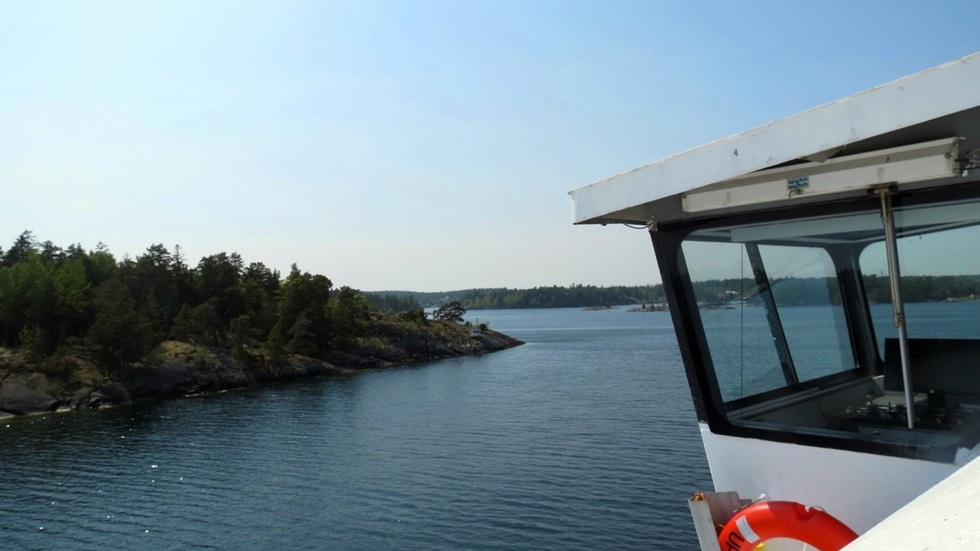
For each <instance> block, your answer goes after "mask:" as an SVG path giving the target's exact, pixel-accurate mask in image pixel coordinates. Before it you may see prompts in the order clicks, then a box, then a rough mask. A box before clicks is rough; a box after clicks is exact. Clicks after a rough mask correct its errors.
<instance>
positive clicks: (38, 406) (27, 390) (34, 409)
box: [0, 377, 60, 415]
mask: <svg viewBox="0 0 980 551" xmlns="http://www.w3.org/2000/svg"><path fill="white" fill-rule="evenodd" d="M59 403H60V401H59V400H58V399H57V398H54V397H53V396H50V395H48V394H46V393H44V392H42V391H40V390H37V389H34V388H31V387H30V386H28V385H26V384H24V383H23V382H20V381H17V380H13V377H8V378H7V379H6V380H4V381H3V383H2V384H0V411H5V412H7V413H12V414H14V415H23V414H25V413H39V412H44V411H54V410H55V409H57V407H58V405H59Z"/></svg>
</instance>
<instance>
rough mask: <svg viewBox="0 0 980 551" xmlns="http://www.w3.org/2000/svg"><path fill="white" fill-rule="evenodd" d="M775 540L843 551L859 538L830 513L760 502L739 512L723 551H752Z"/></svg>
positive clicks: (797, 505)
mask: <svg viewBox="0 0 980 551" xmlns="http://www.w3.org/2000/svg"><path fill="white" fill-rule="evenodd" d="M772 538H789V539H794V540H797V541H802V542H803V543H806V544H808V545H811V546H813V547H816V548H817V549H819V550H820V551H839V550H840V548H842V547H844V546H845V545H847V544H848V543H851V542H852V541H854V539H856V538H857V534H856V533H855V532H854V530H851V529H850V528H848V527H847V525H846V524H844V523H843V522H841V521H839V520H837V519H836V518H834V517H832V516H830V515H829V514H827V513H825V512H824V511H821V510H820V509H814V508H811V507H807V506H806V505H803V504H801V503H796V502H794V501H760V502H759V503H755V504H753V505H749V506H748V507H746V508H745V509H742V510H741V511H739V512H737V513H735V516H733V517H732V518H731V520H729V521H728V523H727V524H725V527H724V528H723V529H722V530H721V534H720V535H719V536H718V543H719V544H721V549H722V551H751V550H752V549H755V548H756V547H757V546H758V545H759V544H760V543H762V542H764V541H766V540H769V539H772Z"/></svg>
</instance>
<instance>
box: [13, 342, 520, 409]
mask: <svg viewBox="0 0 980 551" xmlns="http://www.w3.org/2000/svg"><path fill="white" fill-rule="evenodd" d="M374 329H375V331H374V333H375V336H374V337H371V338H369V339H364V340H363V341H362V342H360V343H358V345H357V346H355V347H353V349H351V350H349V351H347V352H338V353H335V354H333V355H332V356H331V357H330V358H328V359H324V360H321V359H315V358H309V357H305V356H296V355H294V356H289V357H287V358H285V359H283V360H280V361H276V362H270V361H268V360H266V359H263V358H261V357H258V358H248V359H246V360H245V361H237V360H236V359H235V358H233V357H232V355H231V353H230V352H229V351H228V350H225V349H219V348H211V347H206V346H199V345H194V344H190V343H184V342H175V341H168V342H164V343H161V344H160V345H159V346H157V348H156V349H155V350H154V351H153V352H151V353H150V355H149V356H147V358H146V359H145V360H144V361H143V362H141V363H139V364H136V365H129V366H125V367H122V368H117V369H114V370H112V371H111V372H106V371H104V370H101V369H99V368H98V367H96V366H95V365H94V364H92V363H91V362H86V361H83V360H81V359H78V358H62V359H59V360H57V361H54V362H50V363H47V364H45V367H44V368H45V369H46V370H48V371H47V372H49V373H57V376H55V375H52V376H48V375H45V374H43V373H39V372H34V371H30V366H29V365H25V364H24V363H23V362H22V360H21V358H20V357H19V356H18V354H17V353H16V351H9V350H2V349H0V368H2V369H0V416H2V415H3V414H4V413H7V414H14V415H23V414H29V413H42V412H49V411H54V410H56V409H58V408H59V407H62V408H64V407H67V408H71V409H81V408H99V407H105V406H113V405H120V404H125V403H129V402H132V401H134V400H139V399H143V398H167V397H174V396H183V395H192V394H203V393H211V392H218V391H221V390H227V389H232V388H244V387H249V386H255V385H259V384H263V383H268V382H273V381H287V380H293V379H299V378H304V377H311V376H316V375H330V374H340V373H349V372H351V371H355V370H360V369H365V368H378V367H391V366H396V365H404V364H409V363H416V362H422V361H432V360H438V359H442V358H448V357H454V356H461V355H473V354H485V353H488V352H493V351H497V350H503V349H505V348H510V347H513V346H517V345H520V344H523V343H522V342H521V341H519V340H517V339H513V338H511V337H508V336H506V335H503V334H501V333H497V332H495V331H490V330H484V331H482V332H481V334H480V335H478V336H475V337H474V336H470V333H469V329H468V328H466V327H464V326H462V325H457V324H451V323H437V322H432V323H429V324H425V325H422V326H417V325H416V326H413V325H409V324H403V323H397V322H380V323H378V324H377V325H376V326H375V328H374Z"/></svg>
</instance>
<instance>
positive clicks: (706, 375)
mask: <svg viewBox="0 0 980 551" xmlns="http://www.w3.org/2000/svg"><path fill="white" fill-rule="evenodd" d="M571 196H572V198H573V202H574V217H575V223H578V224H615V223H628V224H636V225H643V226H646V227H647V228H648V230H649V235H650V237H651V239H652V241H653V245H654V251H655V254H656V258H657V264H658V267H659V270H660V275H661V278H662V281H663V283H664V287H665V290H666V291H667V296H668V300H669V306H670V311H671V313H672V317H673V322H674V326H675V329H676V333H677V337H678V344H679V346H680V351H681V356H682V358H683V361H684V365H685V369H686V370H687V374H688V378H689V381H690V385H691V393H692V396H693V399H694V403H695V409H696V412H697V415H698V420H699V423H700V426H701V433H702V437H703V440H704V444H705V451H706V454H707V457H708V461H709V465H710V468H711V473H712V478H713V481H714V484H715V488H716V490H718V491H729V490H732V491H737V492H739V494H740V495H742V496H743V497H755V496H758V495H759V494H761V493H765V494H767V495H768V496H769V497H770V498H772V499H783V500H791V501H799V502H802V503H807V504H811V505H816V506H819V507H822V508H824V509H826V510H827V511H828V512H830V513H832V514H833V515H835V516H836V517H837V518H839V519H841V520H842V521H844V522H845V523H846V524H847V525H848V526H850V527H851V528H853V529H854V530H856V531H858V532H859V533H862V532H864V531H867V530H868V529H869V528H871V527H872V526H874V525H875V524H877V523H878V522H879V521H881V520H882V519H884V518H885V517H886V516H888V515H889V514H891V513H892V512H894V511H895V510H897V509H898V508H900V507H901V506H903V505H904V504H906V503H908V502H909V501H911V500H912V499H913V498H915V497H916V496H918V495H919V494H921V493H923V492H924V491H925V490H926V489H928V488H930V487H931V486H933V485H934V484H936V483H937V482H939V481H940V480H942V479H944V478H946V477H947V476H949V475H950V474H951V473H952V472H954V471H955V470H956V469H957V468H959V467H960V466H962V465H964V464H966V463H968V462H969V461H970V460H972V459H973V458H975V457H976V456H977V455H978V450H980V54H974V55H971V56H968V57H965V58H962V59H959V60H956V61H953V62H951V63H947V64H944V65H941V66H939V67H935V68H933V69H929V70H926V71H923V72H921V73H917V74H914V75H911V76H909V77H905V78H902V79H899V80H897V81H894V82H891V83H888V84H884V85H882V86H878V87H876V88H873V89H870V90H867V91H865V92H862V93H859V94H855V95H853V96H850V97H848V98H845V99H842V100H840V101H837V102H833V103H830V104H827V105H823V106H820V107H817V108H814V109H811V110H808V111H805V112H803V113H800V114H798V115H795V116H791V117H788V118H785V119H781V120H777V121H775V122H773V123H770V124H768V125H765V126H762V127H760V128H756V129H753V130H750V131H748V132H745V133H742V134H738V135H735V136H732V137H729V138H726V139H723V140H719V141H717V142H713V143H710V144H707V145H705V146H702V147H699V148H696V149H693V150H689V151H686V152H684V153H681V154H678V155H675V156H673V157H669V158H667V159H664V160H662V161H659V162H656V163H653V164H651V165H647V166H644V167H641V168H638V169H635V170H633V171H630V172H627V173H624V174H621V175H618V176H614V177H612V178H609V179H607V180H604V181H601V182H598V183H596V184H593V185H591V186H587V187H584V188H581V189H578V190H575V191H573V192H571ZM651 279H653V275H651Z"/></svg>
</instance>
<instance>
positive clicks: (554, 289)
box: [367, 285, 666, 310]
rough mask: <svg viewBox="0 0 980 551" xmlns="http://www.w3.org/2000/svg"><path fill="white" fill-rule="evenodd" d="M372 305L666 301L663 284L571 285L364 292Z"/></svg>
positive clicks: (550, 305)
mask: <svg viewBox="0 0 980 551" xmlns="http://www.w3.org/2000/svg"><path fill="white" fill-rule="evenodd" d="M367 297H368V300H369V301H371V303H372V304H377V305H379V307H381V304H382V303H383V302H384V301H388V303H390V304H398V303H399V301H404V303H403V304H404V305H406V306H407V305H424V306H436V305H440V304H445V303H447V302H451V301H458V302H459V303H460V304H462V306H463V307H464V308H466V309H471V310H493V309H502V308H585V307H590V306H615V305H622V304H653V303H662V302H664V301H665V300H666V298H665V296H664V291H663V285H641V286H634V287H629V286H613V287H597V286H594V285H572V286H570V287H560V286H557V285H554V286H551V287H534V288H532V289H508V288H506V287H503V288H486V289H464V290H459V291H446V292H438V293H419V292H411V291H384V292H380V293H367Z"/></svg>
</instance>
